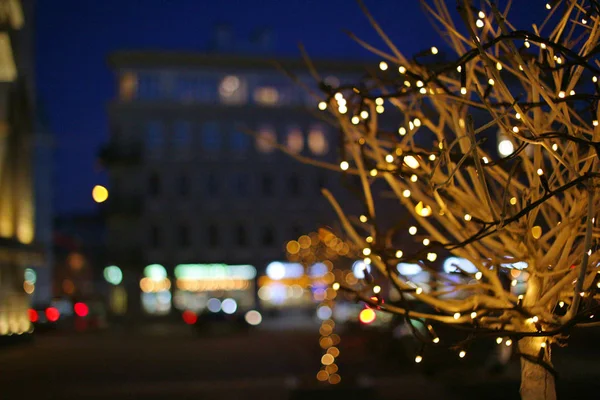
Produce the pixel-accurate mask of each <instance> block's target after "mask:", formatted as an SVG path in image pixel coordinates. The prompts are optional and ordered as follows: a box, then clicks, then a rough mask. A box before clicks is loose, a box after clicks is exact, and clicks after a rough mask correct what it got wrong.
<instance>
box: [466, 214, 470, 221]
mask: <svg viewBox="0 0 600 400" xmlns="http://www.w3.org/2000/svg"><path fill="white" fill-rule="evenodd" d="M471 218H472V217H471V214H465V216H464V219H465V221H470V220H471Z"/></svg>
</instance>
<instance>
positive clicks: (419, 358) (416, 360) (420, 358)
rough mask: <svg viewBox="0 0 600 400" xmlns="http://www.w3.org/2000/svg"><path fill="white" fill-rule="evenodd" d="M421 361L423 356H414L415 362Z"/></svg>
mask: <svg viewBox="0 0 600 400" xmlns="http://www.w3.org/2000/svg"><path fill="white" fill-rule="evenodd" d="M421 361H423V357H421V356H416V357H415V362H416V363H417V364H418V363H420V362H421Z"/></svg>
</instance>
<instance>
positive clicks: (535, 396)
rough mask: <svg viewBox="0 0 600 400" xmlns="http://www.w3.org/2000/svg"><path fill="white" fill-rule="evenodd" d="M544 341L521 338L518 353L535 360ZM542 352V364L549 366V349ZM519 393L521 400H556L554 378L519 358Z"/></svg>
mask: <svg viewBox="0 0 600 400" xmlns="http://www.w3.org/2000/svg"><path fill="white" fill-rule="evenodd" d="M544 340H545V339H543V338H539V337H526V338H523V339H521V340H519V351H520V352H521V353H522V354H527V355H530V356H532V357H534V358H536V359H537V358H538V355H539V354H540V345H541V344H542V343H543V342H544ZM544 350H545V351H544V362H546V363H548V364H550V349H549V347H546V348H545V349H544ZM550 365H551V364H550ZM520 393H521V399H522V400H556V388H555V386H554V376H553V375H552V374H551V373H550V372H548V370H546V369H545V368H544V367H542V366H541V365H539V364H536V363H533V362H531V361H529V360H527V359H526V358H523V357H521V389H520Z"/></svg>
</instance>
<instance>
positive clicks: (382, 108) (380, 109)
mask: <svg viewBox="0 0 600 400" xmlns="http://www.w3.org/2000/svg"><path fill="white" fill-rule="evenodd" d="M375 111H376V112H377V114H383V112H384V111H385V108H384V107H383V106H377V107H375Z"/></svg>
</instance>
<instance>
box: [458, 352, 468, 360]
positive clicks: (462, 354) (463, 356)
mask: <svg viewBox="0 0 600 400" xmlns="http://www.w3.org/2000/svg"><path fill="white" fill-rule="evenodd" d="M466 355H467V352H466V351H464V350H461V351H460V353H458V356H459V357H460V358H465V356H466Z"/></svg>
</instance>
